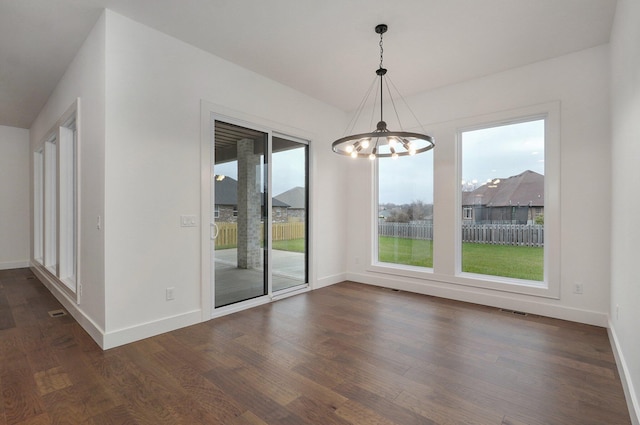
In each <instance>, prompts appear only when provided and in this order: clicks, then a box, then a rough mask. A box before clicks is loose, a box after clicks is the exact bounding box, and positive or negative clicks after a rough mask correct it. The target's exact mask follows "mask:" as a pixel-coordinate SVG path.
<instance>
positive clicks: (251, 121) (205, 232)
mask: <svg viewBox="0 0 640 425" xmlns="http://www.w3.org/2000/svg"><path fill="white" fill-rule="evenodd" d="M215 121H223V122H226V123H229V124H234V125H238V126H241V127H246V128H250V129H254V130H258V131H261V132H264V133H267V134H268V146H267V155H268V156H267V159H266V162H267V164H268V166H267V179H268V191H269V195H270V196H268V197H267V211H268V212H267V219H268V221H269V222H271V218H272V198H273V196H272V195H273V194H272V193H271V179H272V176H271V171H272V170H271V164H272V162H271V160H272V158H271V149H272V143H271V142H272V137H273V135H274V134H276V135H277V136H278V137H283V138H288V139H291V140H303V141H305V142H306V143H307V144H308V149H309V151H308V157H307V167H308V169H307V191H308V192H307V193H308V195H307V199H308V201H307V203H308V205H307V225H308V226H307V227H308V230H307V247H308V250H307V253H306V255H307V284H306V285H304V286H302V287H300V288H299V289H296V290H293V291H288V292H286V291H285V292H286V293H277V294H275V295H274V294H273V286H272V285H273V283H272V273H271V270H269V273H268V292H267V295H265V296H261V297H257V298H253V299H249V300H246V301H242V302H238V303H235V304H231V305H227V306H223V307H219V308H215V303H214V298H213V297H214V288H213V285H212V277H213V276H212V274H213V273H212V248H211V246H212V243H211V242H212V241H211V226H210V224H209V223H210V218H211V217H210V214H211V207H212V196H211V194H212V185H213V169H212V167H213V161H212V160H213V149H214V139H213V135H214V126H215ZM200 124H201V126H200V170H201V175H200V188H201V190H200V200H201V201H200V217H201V220H200V223H201V226H200V227H201V291H200V300H201V310H202V321H206V320H209V319H211V318H214V317H219V316H224V315H226V314H231V313H234V312H236V311H240V310H244V309H247V308H250V307H254V306H257V305H261V304H266V303H269V302H271V301H272V300H274V299H279V298H284V297H288V296H292V295H296V294H300V293H303V292H307V291H309V290H310V289H311V288H312V287H313V284H312V282H313V281H315V269H314V266H313V261H311V260H310V259H311V258H313V239H312V237H313V236H312V235H313V234H314V233H315V232H314V230H313V217H312V214H311V213H310V211H311V208H312V205H313V203H312V199H313V197H312V182H313V173H312V170H313V167H312V155H311V140H312V137H311V135H310V134H307V133H304V132H302V131H301V130H300V129H297V128H294V127H291V126H288V125H286V124H279V123H274V122H273V121H271V120H268V119H266V118H261V117H256V116H252V115H249V114H246V113H243V112H240V111H235V110H231V109H229V108H226V107H224V106H221V105H216V104H214V103H211V102H208V101H206V100H202V101H201V103H200ZM266 246H267V247H268V249H267V254H266V255H267V258H266V260H267V262H268V267H271V264H272V249H271V246H272V235H271V232H270V231H269V232H267V241H266Z"/></svg>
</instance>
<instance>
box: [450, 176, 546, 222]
mask: <svg viewBox="0 0 640 425" xmlns="http://www.w3.org/2000/svg"><path fill="white" fill-rule="evenodd" d="M543 214H544V176H543V175H542V174H538V173H536V172H534V171H530V170H527V171H524V172H522V173H520V174H518V175H516V176H511V177H508V178H505V179H494V180H492V181H491V182H488V183H486V184H483V185H482V186H480V187H479V188H477V189H475V190H473V191H471V192H462V222H463V223H477V224H489V223H494V224H496V223H497V224H500V223H504V224H533V223H535V219H536V217H538V216H542V215H543Z"/></svg>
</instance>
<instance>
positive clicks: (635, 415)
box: [607, 318, 640, 425]
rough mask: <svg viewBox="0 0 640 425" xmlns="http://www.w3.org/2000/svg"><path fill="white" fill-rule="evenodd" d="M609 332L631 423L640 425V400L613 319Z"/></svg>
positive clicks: (608, 328)
mask: <svg viewBox="0 0 640 425" xmlns="http://www.w3.org/2000/svg"><path fill="white" fill-rule="evenodd" d="M607 331H608V333H609V341H610V342H611V349H612V350H613V355H614V356H615V358H616V365H617V366H618V374H619V375H620V381H622V388H623V389H624V397H625V398H626V400H627V406H628V408H629V416H630V417H631V423H632V424H633V425H640V400H638V394H637V393H636V391H635V389H634V387H633V381H632V380H631V376H629V368H628V367H627V362H626V360H625V357H624V354H623V353H622V351H621V350H620V344H619V343H618V337H617V335H616V330H615V328H614V326H613V321H612V320H611V318H609V326H608V327H607Z"/></svg>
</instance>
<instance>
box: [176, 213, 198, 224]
mask: <svg viewBox="0 0 640 425" xmlns="http://www.w3.org/2000/svg"><path fill="white" fill-rule="evenodd" d="M180 226H182V227H196V226H198V219H197V218H196V216H195V215H181V216H180Z"/></svg>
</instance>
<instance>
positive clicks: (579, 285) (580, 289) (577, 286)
mask: <svg viewBox="0 0 640 425" xmlns="http://www.w3.org/2000/svg"><path fill="white" fill-rule="evenodd" d="M573 293H574V294H583V293H584V287H583V286H582V283H576V284H575V286H574V287H573Z"/></svg>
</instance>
